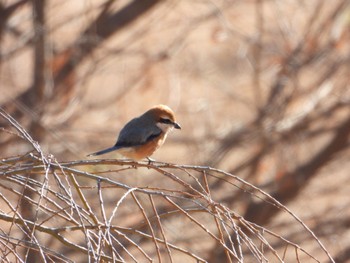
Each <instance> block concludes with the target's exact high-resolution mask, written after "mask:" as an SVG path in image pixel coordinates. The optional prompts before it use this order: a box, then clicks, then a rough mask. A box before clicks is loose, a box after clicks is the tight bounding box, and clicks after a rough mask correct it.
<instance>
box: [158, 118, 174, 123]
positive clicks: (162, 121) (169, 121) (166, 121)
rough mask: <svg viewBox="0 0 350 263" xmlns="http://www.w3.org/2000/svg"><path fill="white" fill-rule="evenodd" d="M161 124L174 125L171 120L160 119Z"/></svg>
mask: <svg viewBox="0 0 350 263" xmlns="http://www.w3.org/2000/svg"><path fill="white" fill-rule="evenodd" d="M159 122H161V123H165V124H172V123H173V122H172V121H171V120H169V119H166V118H160V119H159Z"/></svg>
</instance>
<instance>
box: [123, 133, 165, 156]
mask: <svg viewBox="0 0 350 263" xmlns="http://www.w3.org/2000/svg"><path fill="white" fill-rule="evenodd" d="M165 138H166V134H162V135H160V136H159V137H157V138H155V139H154V140H152V141H150V142H148V143H146V144H144V145H141V146H137V147H132V148H128V149H127V148H125V150H123V151H120V153H121V154H122V155H124V156H125V157H127V158H130V159H133V160H135V161H137V160H141V159H144V158H146V157H149V156H151V155H152V154H153V153H154V152H155V151H156V150H157V149H158V148H159V147H160V146H162V144H163V143H164V141H165Z"/></svg>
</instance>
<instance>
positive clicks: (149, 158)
mask: <svg viewBox="0 0 350 263" xmlns="http://www.w3.org/2000/svg"><path fill="white" fill-rule="evenodd" d="M146 158H147V160H148V165H150V164H151V163H152V162H155V161H156V160H154V159H152V158H151V157H146Z"/></svg>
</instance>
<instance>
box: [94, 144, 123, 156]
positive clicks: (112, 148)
mask: <svg viewBox="0 0 350 263" xmlns="http://www.w3.org/2000/svg"><path fill="white" fill-rule="evenodd" d="M119 148H120V147H118V146H112V147H109V148H107V149H104V150H101V151H98V152H94V153H90V154H88V155H87V156H88V157H89V156H96V155H101V154H105V153H109V152H113V151H115V150H118V149H119Z"/></svg>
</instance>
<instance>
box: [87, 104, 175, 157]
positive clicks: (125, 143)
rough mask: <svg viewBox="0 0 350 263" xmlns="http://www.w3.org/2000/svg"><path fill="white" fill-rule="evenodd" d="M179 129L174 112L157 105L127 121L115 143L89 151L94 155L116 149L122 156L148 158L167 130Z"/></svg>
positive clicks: (160, 142) (162, 141) (164, 106)
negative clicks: (102, 148)
mask: <svg viewBox="0 0 350 263" xmlns="http://www.w3.org/2000/svg"><path fill="white" fill-rule="evenodd" d="M173 128H175V129H181V126H180V125H179V124H178V123H176V121H175V115H174V112H173V111H172V110H171V109H170V108H169V107H168V106H166V105H157V106H154V107H153V108H151V109H149V110H148V111H146V112H145V113H144V114H142V115H141V116H139V117H137V118H134V119H132V120H131V121H129V122H128V123H127V124H126V125H125V126H124V127H123V128H122V129H121V131H120V133H119V137H118V140H117V142H116V144H115V145H114V146H112V147H110V148H107V149H104V150H101V151H98V152H95V153H91V154H89V155H88V156H96V155H101V154H105V153H108V152H112V151H117V152H118V153H119V154H121V155H123V156H124V157H127V158H130V159H133V160H141V159H144V158H149V156H151V155H152V154H153V153H154V152H155V151H156V150H157V149H158V148H159V147H160V146H162V144H163V143H164V141H165V139H166V136H167V134H168V132H170V131H171V130H172V129H173Z"/></svg>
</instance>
